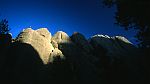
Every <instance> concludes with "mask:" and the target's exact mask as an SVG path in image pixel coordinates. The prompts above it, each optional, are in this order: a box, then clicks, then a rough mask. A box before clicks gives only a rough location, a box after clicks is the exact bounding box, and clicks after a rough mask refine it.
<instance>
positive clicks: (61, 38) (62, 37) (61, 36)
mask: <svg viewBox="0 0 150 84" xmlns="http://www.w3.org/2000/svg"><path fill="white" fill-rule="evenodd" d="M52 40H55V41H56V42H57V43H68V42H71V39H70V37H69V36H68V35H67V34H66V33H65V32H63V31H58V32H57V33H56V34H55V35H54V36H53V37H52Z"/></svg>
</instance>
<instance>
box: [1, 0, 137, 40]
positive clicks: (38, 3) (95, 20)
mask: <svg viewBox="0 0 150 84" xmlns="http://www.w3.org/2000/svg"><path fill="white" fill-rule="evenodd" d="M101 1H102V0H0V19H5V18H6V19H7V20H8V21H9V27H10V28H11V31H10V32H11V33H12V35H13V37H14V38H15V37H16V36H17V35H18V34H19V32H20V31H22V30H23V29H25V28H27V27H30V26H31V27H32V28H33V29H38V28H41V27H46V28H48V29H49V31H50V32H51V33H52V34H54V33H56V32H57V31H59V30H61V31H64V32H66V33H67V34H68V35H72V33H73V32H80V33H82V34H83V35H85V36H86V38H89V37H90V36H92V35H95V34H107V35H110V36H115V35H122V36H125V37H126V38H128V39H129V40H130V41H131V42H134V38H133V36H134V33H135V32H134V31H128V32H127V31H125V30H123V28H120V27H118V26H117V25H115V24H114V22H115V19H114V15H115V11H116V9H115V7H113V8H106V7H104V6H103V5H102V3H101Z"/></svg>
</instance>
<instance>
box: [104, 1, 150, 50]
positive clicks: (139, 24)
mask: <svg viewBox="0 0 150 84" xmlns="http://www.w3.org/2000/svg"><path fill="white" fill-rule="evenodd" d="M103 4H104V5H105V6H107V7H112V6H114V5H115V6H116V8H117V12H116V15H115V19H116V24H118V25H120V26H122V27H124V29H125V30H129V29H135V30H137V34H136V36H135V37H136V38H137V39H138V40H137V41H138V42H139V47H142V48H150V12H149V8H150V1H149V0H103Z"/></svg>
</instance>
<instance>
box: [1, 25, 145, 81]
mask: <svg viewBox="0 0 150 84" xmlns="http://www.w3.org/2000/svg"><path fill="white" fill-rule="evenodd" d="M1 52H2V51H1ZM5 52H9V53H6V54H4V56H3V57H5V59H6V60H4V61H3V63H2V62H1V64H0V67H1V68H2V69H1V74H2V77H3V76H4V77H3V79H10V80H13V81H14V80H15V81H17V84H28V83H32V84H49V83H54V84H56V83H58V82H61V83H68V82H69V81H68V80H71V82H70V83H75V84H79V83H82V84H88V83H93V84H110V83H115V84H120V83H121V84H122V81H123V82H127V83H129V81H134V80H135V81H137V80H140V79H142V78H140V77H143V76H144V75H140V74H142V73H141V72H140V69H139V68H141V67H139V64H140V63H139V59H138V57H137V56H138V55H137V54H138V52H140V51H138V49H137V48H136V47H135V46H134V45H133V44H132V43H131V42H130V41H128V40H127V39H126V38H124V37H122V36H114V37H109V36H108V35H95V36H92V37H91V38H90V39H89V40H87V39H86V38H85V37H84V35H82V34H80V33H77V32H76V33H74V34H73V35H72V36H71V37H69V36H68V35H67V34H66V33H65V32H63V31H58V32H57V33H56V34H55V35H54V36H51V33H50V32H49V31H48V30H47V29H46V28H41V29H38V30H33V29H31V28H27V29H25V30H23V31H22V32H21V33H20V34H19V35H18V37H17V38H16V39H15V40H14V42H13V43H11V45H10V46H9V47H8V49H7V50H6V51H5ZM1 58H2V57H1ZM1 60H3V59H1ZM43 63H44V64H43ZM3 72H4V73H3ZM3 79H1V80H3ZM37 80H38V81H37ZM58 80H59V81H58ZM8 82H9V81H8ZM15 84H16V83H15Z"/></svg>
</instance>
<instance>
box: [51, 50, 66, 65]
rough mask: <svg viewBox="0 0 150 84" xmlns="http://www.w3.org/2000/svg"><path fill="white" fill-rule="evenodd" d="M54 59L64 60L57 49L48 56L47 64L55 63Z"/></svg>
mask: <svg viewBox="0 0 150 84" xmlns="http://www.w3.org/2000/svg"><path fill="white" fill-rule="evenodd" d="M55 58H56V59H57V58H58V59H61V60H64V59H65V57H64V55H63V54H62V52H61V51H60V50H59V49H58V48H55V49H54V50H53V51H52V53H51V54H50V58H49V62H50V63H51V62H53V61H55Z"/></svg>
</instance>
